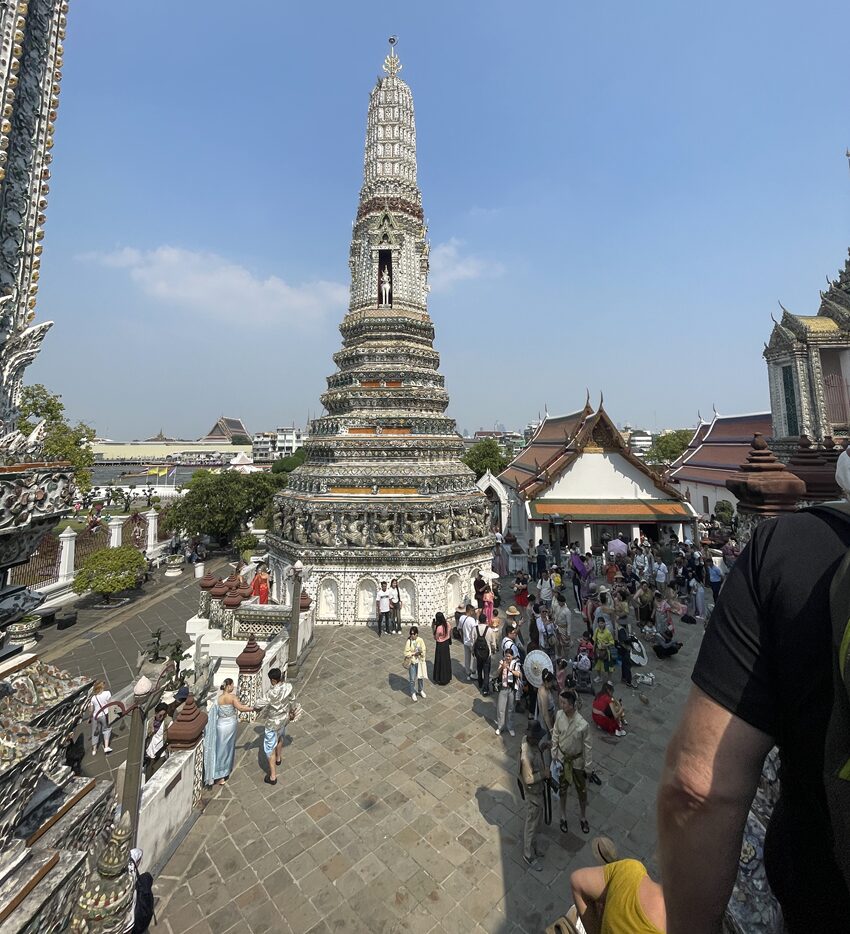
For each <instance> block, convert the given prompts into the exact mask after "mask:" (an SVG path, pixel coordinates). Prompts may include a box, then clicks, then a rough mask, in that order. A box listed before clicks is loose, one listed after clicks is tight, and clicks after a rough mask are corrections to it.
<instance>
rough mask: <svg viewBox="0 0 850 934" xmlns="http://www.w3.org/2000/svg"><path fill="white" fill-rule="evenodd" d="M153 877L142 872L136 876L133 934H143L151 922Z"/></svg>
mask: <svg viewBox="0 0 850 934" xmlns="http://www.w3.org/2000/svg"><path fill="white" fill-rule="evenodd" d="M153 906H154V898H153V876H152V875H151V874H150V873H149V872H143V873H140V874H139V875H137V876H136V906H135V909H134V913H133V934H144V932H145V931H147V930H148V928H149V927H150V923H151V921H152V920H153V916H154V914H153Z"/></svg>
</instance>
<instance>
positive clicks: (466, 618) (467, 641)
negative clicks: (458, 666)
mask: <svg viewBox="0 0 850 934" xmlns="http://www.w3.org/2000/svg"><path fill="white" fill-rule="evenodd" d="M477 622H478V620H477V619H476V617H475V607H474V606H473V605H472V604H471V603H467V604H466V612H465V613H464V614H463V616H461V618H460V620H458V625H459V626H460V631H461V633H462V635H463V670H464V671H465V672H466V676H467V678H468V679H469V680H470V681H472V680H474V679H475V678H477V677H478V675H477V669H476V671H473V667H472V666H473V665H474V663H475V657H474V656H473V654H472V643H473V642H475V624H476V623H477Z"/></svg>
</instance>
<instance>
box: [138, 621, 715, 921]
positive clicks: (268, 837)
mask: <svg viewBox="0 0 850 934" xmlns="http://www.w3.org/2000/svg"><path fill="white" fill-rule="evenodd" d="M677 631H678V635H679V638H680V639H682V641H683V642H684V643H685V646H684V649H683V650H682V651H681V652H680V653H679V655H678V656H676V657H675V658H673V659H670V660H666V661H664V662H659V661H657V660H655V658H654V656H652V660H653V662H655V663H654V664H650V665H649V666H648V668H647V669H646V670H651V671H654V672H655V673H656V683H655V685H654V686H653V687H648V688H642V689H641V691H642V693H643V694H644V695H645V696H646V697H647V700H648V704H647V705H644V704H642V703H640V702H639V699H638V697H637V692H636V691H632V690H630V689H628V688H625V689H624V690H623V691H622V692H619V691H618V695H620V696H621V697H622V699H623V701H624V703H625V705H626V709H627V713H628V718H629V723H630V728H629V735H628V736H626V737H624V738H622V739H615V738H613V737H608V736H607V735H606V734H603V733H602V732H601V731H599V730H596V729H594V728H593V726H592V725H591V731H592V732H591V735H592V739H593V747H594V766H595V768H596V769H597V771H598V772H599V774H600V775H601V777H602V778H603V785H602V787H598V786H596V785H590V790H589V798H590V800H589V804H588V818H589V821H590V825H591V834H590V836H584V835H583V834H581V832H580V830H579V826H578V807H577V802H576V800H575V798H574V797H571V799H570V805H569V823H570V832H569V833H568V834H562V833H560V832H559V829H558V825H557V819H558V805H557V799H555V801H554V811H555V814H554V823H553V826H551V827H548V828H546V829H545V832H544V834H543V838H542V840H541V844H542V848H543V849H544V851H545V857H544V860H543V864H544V869H543V871H542V872H539V873H537V872H531V871H530V870H528V868H527V867H526V866H525V864H524V862H523V861H522V846H521V836H522V820H523V808H524V805H523V803H522V801H521V800H520V798H519V795H518V791H517V787H516V781H515V775H516V762H517V757H518V754H519V745H520V742H521V737H522V732H523V726H524V723H525V715H524V714H522V715H518V717H517V723H516V727H517V735H516V737H515V738H511V737H509V736H502V737H497V736H495V734H494V730H493V725H492V721H493V718H494V715H495V701H494V698H492V697H490V698H484V697H481V696H480V695H479V693H478V690H477V687H476V686H475V685H473V684H470V683H468V682H465V681H464V682H462V681H460V680H459V678H458V675H460V673H461V666H460V661H459V658H460V657H462V650H460V651H459V649H460V647H459V646H453V654H454V661H453V666H454V673H455V678H454V679H453V681H452V682H451V683H450V684H449V685H448V686H446V687H437V686H435V685H433V684H431V685H429V686H428V687H427V688H426V690H427V695H428V696H427V699H425V700H420V701H419V702H418V703H415V704H414V703H412V702H411V700H410V698H409V696H408V695H407V676H406V672H405V671H404V669H403V668H402V666H401V656H402V651H403V638H402V637H385V638H382V639H380V640H378V638H377V637H376V635H375V633H374V631H372V630H366V629H363V628H320V629H318V630H317V635H316V639H317V646H316V648H315V649H314V653H313V655H312V656H311V658H310V660H309V662H308V665H307V670H306V671H305V673H304V675H303V677H302V680H301V681H300V682H298V684H297V685H296V690H295V696H296V697H297V698H298V700H300V701H301V703H302V704H303V705H304V708H305V714H304V716H303V718H302V719H301V720H300V721H299V722H298V724H296V725H295V726H293V727H292V728H291V730H290V736H289V738H288V743H287V747H286V750H285V752H284V758H283V765H282V767H281V769H280V771H279V780H278V784H277V786H276V787H274V788H272V787H271V786H269V785H266V784H264V783H263V777H264V774H265V772H264V771H263V768H262V767H261V766H262V754H261V750H260V748H259V746H260V738H261V728H260V727H259V726H258V725H256V724H246V725H244V726H243V727H242V728H241V730H240V733H239V737H238V740H237V757H236V766H235V769H234V772H233V775H232V776H231V778H230V779H229V781H228V782H227V784H226V785H224V786H221V787H220V788H215V789H209V790H207V792H206V794H205V798H204V802H205V811H204V814H203V815H202V816H201V818H200V819H199V820H198V821H197V823H196V824H195V826H194V827H193V829H192V830H191V831H190V833H189V835H188V836H187V838H186V839H185V840H184V841H183V843H182V844H181V845H180V847H179V848H178V850H177V851H176V853H175V855H174V856H173V858H172V859H171V861H170V862H169V863H168V865H167V866H166V867H165V869H164V871H163V873H162V875H161V876H160V877H159V878H158V879H157V882H156V886H155V891H156V895H157V898H158V909H157V915H158V917H159V919H160V925H161V927H162V928H163V929H164V931H165V932H168V934H183V932H191V934H202V932H208V931H214V932H216V934H226V932H229V931H233V932H235V931H246V930H247V931H252V932H258V934H262V932H265V931H272V930H274V931H281V932H284V934H286V932H294V934H306V932H328V931H345V932H354V934H357V932H360V931H363V932H370V934H375V932H387V934H389V932H399V934H400V932H411V934H419V932H422V934H426V932H427V934H431V932H463V934H469V932H490V934H513V932H517V934H518V932H526V934H531V932H534V934H538V932H540V931H542V930H543V929H544V927H545V926H546V924H548V923H550V922H551V921H552V920H554V919H555V918H556V917H558V916H559V915H561V914H562V913H563V912H564V911H565V910H566V909H567V907H568V906H569V904H570V895H569V876H570V873H571V872H572V871H573V870H574V869H576V868H578V867H580V866H583V865H588V864H591V863H592V862H593V857H592V854H591V852H590V847H589V842H590V840H591V839H592V837H593V835H595V834H598V833H607V834H608V835H609V836H611V837H612V838H613V839H614V840H615V842H616V843H617V845H618V847H619V848H620V852H621V854H622V855H623V856H635V857H637V858H639V859H642V860H643V861H644V862H645V863H646V864H647V866H648V867H649V869H650V871H652V872H656V873H657V871H658V867H657V860H656V855H655V849H656V830H655V813H654V805H655V793H656V785H657V781H658V776H659V775H660V772H661V767H662V761H663V753H664V749H665V747H666V744H667V741H668V739H669V736H670V733H671V732H672V730H673V728H674V726H675V724H676V722H677V720H678V716H679V712H680V710H681V707H682V704H683V702H684V699H685V697H686V695H687V692H688V687H689V675H690V671H691V669H692V667H693V661H694V659H695V656H696V652H697V650H698V648H699V643H700V640H701V636H702V627H691V626H687V625H679V627H678V630H677ZM427 635H428V634H427V633H426V641H429V640H428V638H427ZM432 649H433V646H432V645H431V644H430V641H429V652H431V651H432ZM430 667H431V666H430V663H429V671H430ZM635 670H639V669H635ZM583 700H584V708H583V712H584V713H585V715H586V719H588V721H590V712H589V711H590V701H591V698H590V697H589V696H588V695H584V696H583Z"/></svg>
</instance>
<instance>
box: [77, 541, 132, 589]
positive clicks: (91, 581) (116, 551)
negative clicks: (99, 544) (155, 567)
mask: <svg viewBox="0 0 850 934" xmlns="http://www.w3.org/2000/svg"><path fill="white" fill-rule="evenodd" d="M146 568H147V562H146V560H145V556H144V555H143V554H142V553H141V552H140V551H137V550H136V549H135V548H134V547H133V546H132V545H122V546H121V547H120V548H102V549H101V550H100V551H94V552H92V553H91V554H90V555H88V557H87V558H85V560H84V561H83V564H82V567H81V568H80V569H79V570H78V571H77V574H76V577H75V578H74V586H73V589H74V593H89V592H90V591H91V592H93V593H98V594H101V595H102V596H103V597H104V599H105V600H106V601H107V602H108V601H109V596H110V594H113V593H120V591H122V590H130V589H131V588H132V587H136V586H138V584H139V581H140V580H141V578H142V575H143V574H144V573H145V569H146Z"/></svg>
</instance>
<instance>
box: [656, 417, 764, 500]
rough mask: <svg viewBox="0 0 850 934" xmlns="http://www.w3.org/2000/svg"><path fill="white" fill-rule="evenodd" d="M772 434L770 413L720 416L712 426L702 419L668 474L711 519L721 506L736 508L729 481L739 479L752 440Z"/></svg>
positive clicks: (673, 482)
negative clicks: (723, 503)
mask: <svg viewBox="0 0 850 934" xmlns="http://www.w3.org/2000/svg"><path fill="white" fill-rule="evenodd" d="M756 434H760V435H763V436H764V437H766V438H769V437H770V436H771V434H772V428H771V416H770V412H753V413H749V414H747V415H718V413H717V412H715V413H714V417H713V418H712V420H711V421H710V422H706V421H703V420H702V419H700V422H699V424H698V425H697V427H696V430H695V431H694V434H693V437H692V438H691V440H690V443H689V444H688V446H687V448H686V449H685V450H684V451H683V452H682V454H681V455H680V456H679V457H677V458H676V460H675V461H673V463H672V464H671V465H670V467H669V468H668V469H667V472H666V473H665V478H666V479H667V480H668V481H669V482H670V483H672V484H673V485H674V486H675V487H676V488H677V489H678V490H680V491H681V493H682V494H683V495H684V497H685V499H687V501H688V502H689V503H691V504H692V505H693V506H694V508H695V509H696V511H697V512H699V513H701V514H702V515H705V516H709V515H711V514H712V513H713V512H714V511H715V510H716V508H717V504H718V502H721V501H724V502H727V503H730V504H731V505H733V506H734V505H735V504H736V500H735V497H734V496H733V495H732V493H730V492H729V489H728V487H727V486H726V481H727V480H730V479H734V478H736V477H737V476H738V474H739V472H740V470H741V468H742V466H743V465H744V464H746V463H747V457H748V456H749V454H750V449H751V447H752V442H753V437H754V435H756Z"/></svg>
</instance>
